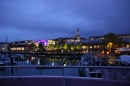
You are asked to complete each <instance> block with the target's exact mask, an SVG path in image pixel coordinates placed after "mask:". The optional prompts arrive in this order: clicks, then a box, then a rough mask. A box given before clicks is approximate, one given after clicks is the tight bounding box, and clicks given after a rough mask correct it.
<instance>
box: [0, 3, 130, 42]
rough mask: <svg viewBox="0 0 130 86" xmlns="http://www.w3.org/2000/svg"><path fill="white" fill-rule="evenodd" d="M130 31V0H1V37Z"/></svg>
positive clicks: (44, 36) (15, 39)
mask: <svg viewBox="0 0 130 86" xmlns="http://www.w3.org/2000/svg"><path fill="white" fill-rule="evenodd" d="M77 27H79V29H80V33H81V37H84V38H88V37H89V36H100V35H104V34H107V33H109V32H113V33H116V34H121V33H123V34H124V33H130V0H0V41H1V42H4V41H5V38H6V34H7V36H8V41H17V40H38V39H54V38H59V37H72V36H75V35H76V30H77Z"/></svg>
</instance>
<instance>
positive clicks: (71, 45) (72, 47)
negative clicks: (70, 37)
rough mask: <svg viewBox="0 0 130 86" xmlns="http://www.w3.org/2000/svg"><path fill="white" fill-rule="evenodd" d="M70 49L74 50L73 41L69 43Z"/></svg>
mask: <svg viewBox="0 0 130 86" xmlns="http://www.w3.org/2000/svg"><path fill="white" fill-rule="evenodd" d="M70 49H71V51H74V50H75V45H74V42H72V43H71V44H70Z"/></svg>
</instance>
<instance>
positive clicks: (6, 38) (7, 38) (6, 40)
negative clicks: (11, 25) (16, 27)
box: [6, 34, 8, 43]
mask: <svg viewBox="0 0 130 86" xmlns="http://www.w3.org/2000/svg"><path fill="white" fill-rule="evenodd" d="M6 43H8V37H7V34H6Z"/></svg>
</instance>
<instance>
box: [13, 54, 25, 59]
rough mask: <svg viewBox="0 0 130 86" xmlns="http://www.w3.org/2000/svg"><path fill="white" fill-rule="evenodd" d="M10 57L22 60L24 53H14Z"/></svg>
mask: <svg viewBox="0 0 130 86" xmlns="http://www.w3.org/2000/svg"><path fill="white" fill-rule="evenodd" d="M12 57H13V58H14V59H15V60H24V55H22V54H14V55H13V56H12Z"/></svg>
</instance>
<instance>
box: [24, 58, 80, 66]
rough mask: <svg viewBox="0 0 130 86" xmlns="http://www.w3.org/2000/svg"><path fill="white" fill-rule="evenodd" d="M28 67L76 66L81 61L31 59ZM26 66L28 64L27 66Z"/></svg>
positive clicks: (28, 61) (27, 61)
mask: <svg viewBox="0 0 130 86" xmlns="http://www.w3.org/2000/svg"><path fill="white" fill-rule="evenodd" d="M26 63H27V65H62V66H71V65H72V66H76V65H78V64H79V60H76V59H66V60H65V61H64V59H61V58H43V57H41V58H40V57H30V58H28V59H27V60H26ZM25 65H26V64H25Z"/></svg>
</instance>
